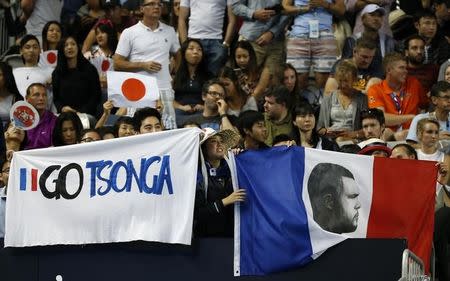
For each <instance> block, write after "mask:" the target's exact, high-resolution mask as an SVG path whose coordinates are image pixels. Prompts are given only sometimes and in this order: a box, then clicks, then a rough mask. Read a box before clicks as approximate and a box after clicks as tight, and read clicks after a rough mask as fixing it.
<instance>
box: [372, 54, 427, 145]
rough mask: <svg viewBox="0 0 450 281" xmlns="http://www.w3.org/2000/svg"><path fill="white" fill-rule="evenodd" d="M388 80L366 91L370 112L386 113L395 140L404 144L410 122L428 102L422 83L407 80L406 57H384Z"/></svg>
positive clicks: (408, 78)
mask: <svg viewBox="0 0 450 281" xmlns="http://www.w3.org/2000/svg"><path fill="white" fill-rule="evenodd" d="M383 65H384V68H385V73H386V79H384V80H383V81H382V82H381V83H380V84H375V85H373V86H372V87H370V88H369V90H368V91H367V96H368V104H369V108H378V109H380V110H382V111H383V112H384V117H385V119H386V126H387V127H389V128H390V129H391V130H393V131H394V132H398V133H397V134H396V135H395V139H396V140H404V139H405V138H406V134H407V133H408V130H407V129H408V128H409V125H410V123H411V120H412V119H413V118H414V116H415V115H416V114H417V113H419V108H427V106H428V99H427V96H426V93H425V91H424V90H423V88H422V85H420V82H419V81H418V80H417V79H416V78H414V77H410V76H408V70H407V69H406V68H407V62H406V59H405V57H404V56H403V55H401V54H398V53H390V54H387V55H386V56H385V57H384V60H383Z"/></svg>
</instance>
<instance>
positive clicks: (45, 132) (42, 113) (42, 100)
mask: <svg viewBox="0 0 450 281" xmlns="http://www.w3.org/2000/svg"><path fill="white" fill-rule="evenodd" d="M25 100H26V101H27V102H28V103H29V104H31V105H32V106H33V107H34V108H35V109H36V111H37V112H38V114H39V123H38V124H37V126H36V127H34V128H33V129H31V130H28V131H26V134H27V138H26V141H25V147H24V149H35V148H46V147H50V146H52V138H53V129H54V128H55V124H56V116H55V114H53V112H51V111H49V110H47V88H46V87H45V85H44V84H41V83H33V84H31V85H30V86H28V88H27V94H26V96H25Z"/></svg>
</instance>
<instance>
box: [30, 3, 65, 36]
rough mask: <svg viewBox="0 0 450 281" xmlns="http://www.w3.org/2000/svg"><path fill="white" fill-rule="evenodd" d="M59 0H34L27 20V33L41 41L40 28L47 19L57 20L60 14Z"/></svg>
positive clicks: (60, 4) (60, 5)
mask: <svg viewBox="0 0 450 281" xmlns="http://www.w3.org/2000/svg"><path fill="white" fill-rule="evenodd" d="M62 2H63V1H61V0H36V4H35V5H34V9H33V12H32V13H31V15H30V18H29V19H28V20H27V23H26V25H25V28H26V30H27V34H32V35H34V36H36V37H37V38H38V39H39V41H40V42H41V43H42V29H43V28H44V25H45V24H46V23H47V22H48V21H52V20H55V21H58V22H59V20H60V16H61V8H62Z"/></svg>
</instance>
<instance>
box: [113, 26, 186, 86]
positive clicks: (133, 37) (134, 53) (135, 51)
mask: <svg viewBox="0 0 450 281" xmlns="http://www.w3.org/2000/svg"><path fill="white" fill-rule="evenodd" d="M179 48H180V43H179V42H178V38H177V36H176V34H175V30H174V29H173V27H171V26H168V25H166V24H164V23H162V22H159V27H158V28H157V29H155V30H151V29H150V28H149V27H147V26H145V25H144V24H143V23H142V22H138V23H137V24H135V25H133V26H132V27H129V28H127V29H125V30H124V31H123V32H122V34H121V36H120V40H119V44H118V45H117V49H116V53H117V54H119V55H121V56H123V57H125V58H127V59H128V60H129V61H130V62H143V61H156V62H158V63H160V64H161V70H160V71H158V72H157V73H149V72H147V71H139V72H138V73H140V74H143V75H149V76H152V77H155V78H156V79H157V81H158V87H159V89H171V81H172V78H171V76H170V72H169V64H170V60H169V58H170V54H171V53H172V54H174V53H176V52H177V51H178V49H179Z"/></svg>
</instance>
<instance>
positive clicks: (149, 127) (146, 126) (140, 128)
mask: <svg viewBox="0 0 450 281" xmlns="http://www.w3.org/2000/svg"><path fill="white" fill-rule="evenodd" d="M133 120H134V130H135V131H136V132H139V133H140V134H146V133H154V132H160V131H163V130H164V126H163V123H162V121H161V114H160V113H159V111H158V110H156V109H154V108H151V107H144V108H141V109H139V110H137V111H136V113H135V114H134V117H133Z"/></svg>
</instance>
